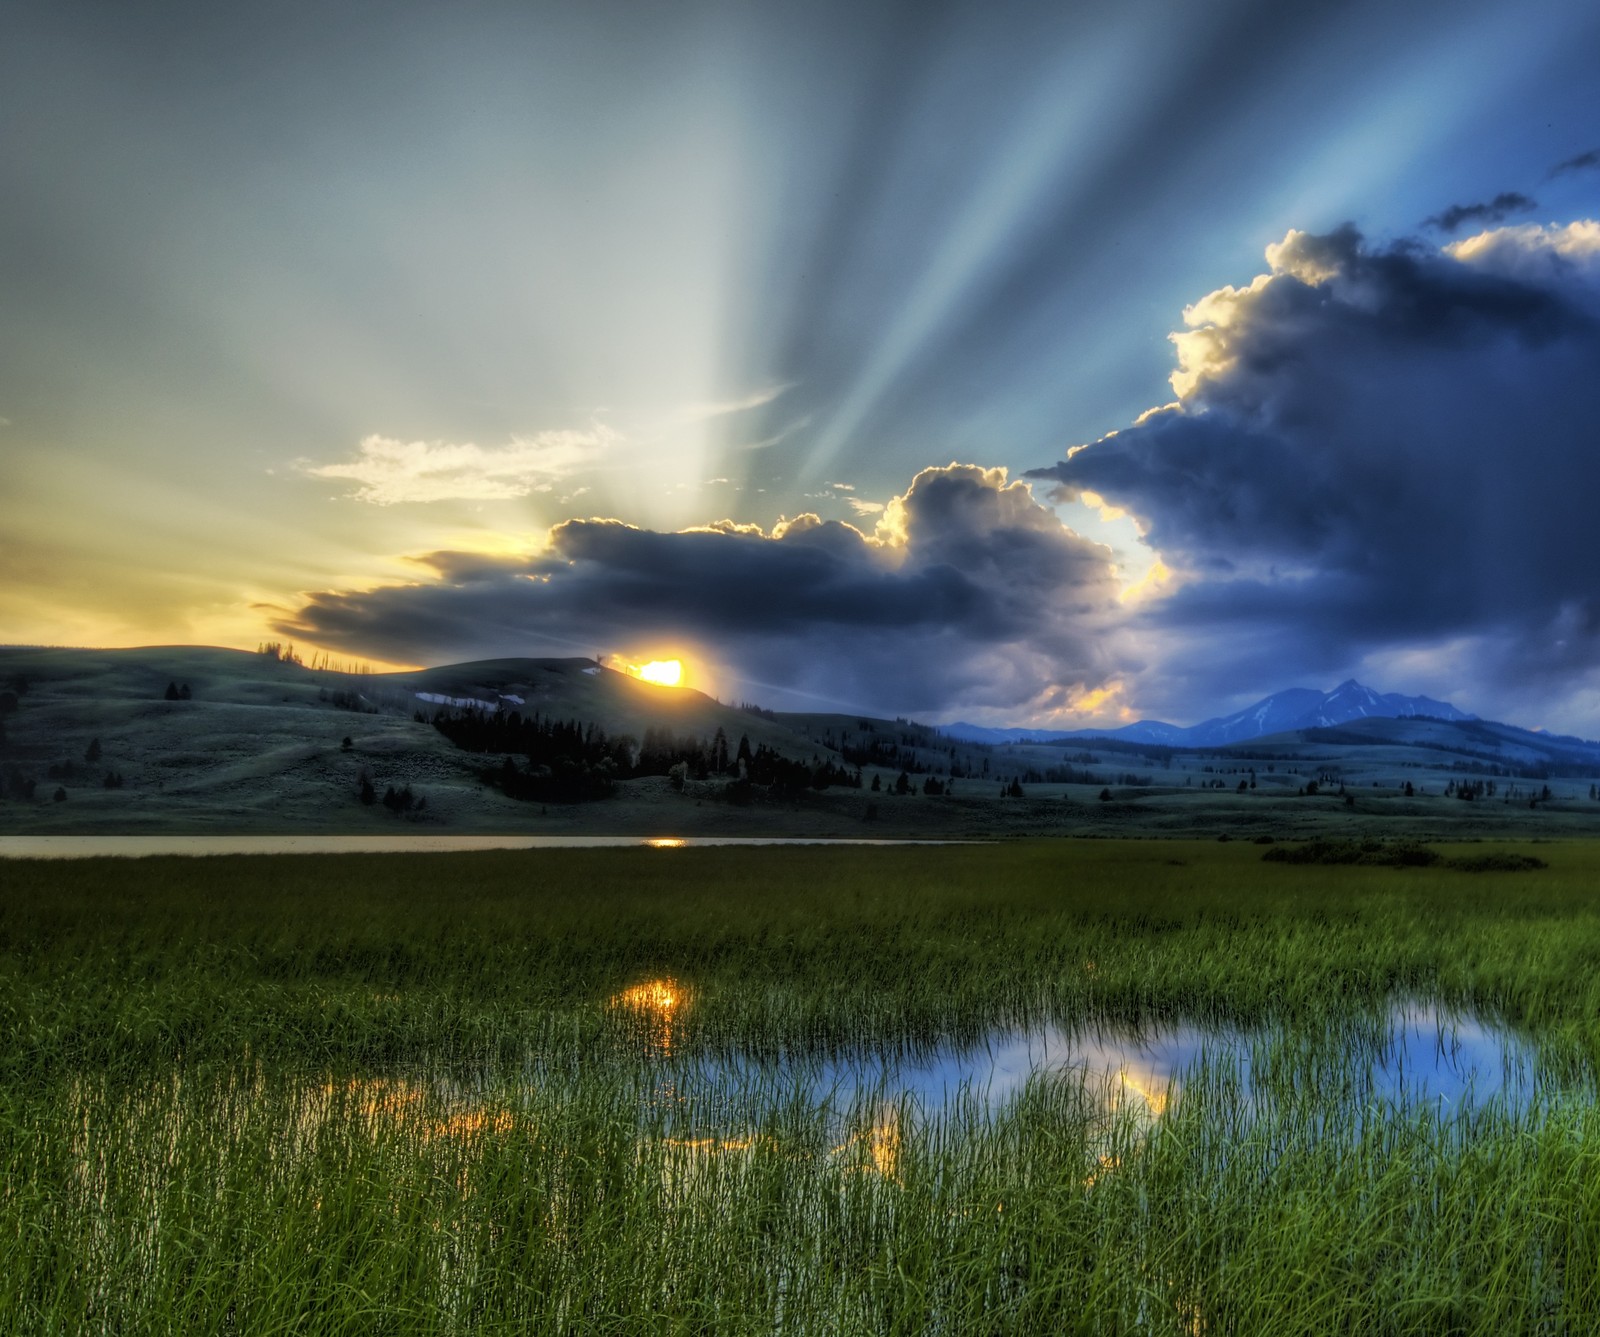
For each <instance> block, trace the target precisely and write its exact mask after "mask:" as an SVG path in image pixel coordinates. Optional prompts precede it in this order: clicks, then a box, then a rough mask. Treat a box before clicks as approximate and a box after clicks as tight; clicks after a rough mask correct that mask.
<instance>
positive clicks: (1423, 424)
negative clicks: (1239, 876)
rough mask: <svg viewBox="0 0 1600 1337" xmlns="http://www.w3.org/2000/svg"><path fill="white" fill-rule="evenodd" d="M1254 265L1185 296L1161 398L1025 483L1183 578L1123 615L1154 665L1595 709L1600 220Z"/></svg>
mask: <svg viewBox="0 0 1600 1337" xmlns="http://www.w3.org/2000/svg"><path fill="white" fill-rule="evenodd" d="M1268 258H1269V260H1270V262H1271V264H1272V274H1271V276H1270V277H1264V278H1263V279H1260V280H1257V282H1256V283H1255V284H1254V285H1252V286H1251V287H1250V288H1248V289H1240V290H1235V289H1224V290H1222V291H1221V292H1218V293H1213V294H1212V295H1211V296H1210V297H1208V298H1206V299H1205V300H1204V301H1202V302H1200V303H1197V304H1196V306H1195V307H1192V308H1190V310H1189V311H1188V312H1186V319H1187V320H1188V322H1189V324H1190V325H1191V326H1192V327H1193V328H1191V330H1189V331H1188V332H1187V333H1185V334H1182V335H1177V336H1174V337H1175V341H1176V342H1177V344H1178V349H1179V358H1180V364H1181V366H1180V372H1179V373H1178V375H1177V376H1175V378H1174V383H1175V385H1177V387H1178V388H1179V390H1180V392H1181V402H1180V403H1179V404H1176V405H1173V406H1171V407H1169V408H1167V409H1165V410H1162V411H1158V412H1156V413H1153V414H1149V415H1146V417H1145V418H1144V419H1143V420H1142V421H1141V422H1140V423H1139V424H1138V425H1137V426H1135V427H1133V428H1131V429H1129V430H1127V431H1124V432H1122V433H1119V434H1117V435H1115V436H1111V437H1107V438H1105V439H1103V440H1101V441H1098V442H1096V443H1094V444H1093V445H1090V446H1088V447H1085V448H1082V449H1079V450H1077V451H1075V452H1073V453H1071V454H1070V455H1069V457H1068V458H1067V459H1066V460H1065V461H1063V462H1062V463H1060V464H1058V465H1056V466H1054V467H1053V468H1050V469H1045V470H1039V471H1036V472H1035V473H1034V474H1033V475H1032V476H1034V477H1041V478H1050V479H1053V480H1055V481H1056V482H1057V483H1058V484H1059V485H1060V486H1061V487H1062V489H1064V490H1065V491H1066V492H1068V493H1072V492H1076V491H1081V490H1087V491H1091V492H1094V493H1097V494H1100V495H1102V496H1104V497H1105V498H1107V499H1109V500H1111V501H1113V502H1115V503H1117V504H1119V505H1123V506H1126V507H1128V508H1129V509H1130V510H1132V511H1133V512H1134V513H1135V514H1136V515H1137V516H1139V517H1140V518H1141V520H1142V521H1143V523H1144V524H1145V525H1146V526H1147V531H1148V540H1149V542H1150V543H1151V544H1152V545H1153V546H1154V547H1155V548H1156V549H1157V550H1159V551H1160V552H1161V553H1162V554H1163V556H1164V558H1165V560H1166V561H1167V562H1168V563H1169V564H1170V565H1172V566H1174V567H1175V568H1178V569H1179V570H1180V571H1182V572H1184V573H1186V575H1187V576H1188V578H1189V583H1187V584H1186V585H1184V586H1183V587H1182V588H1181V589H1179V590H1178V591H1177V592H1176V593H1175V594H1173V595H1172V596H1171V597H1169V598H1167V599H1165V600H1163V601H1161V602H1160V603H1159V604H1155V605H1151V606H1149V607H1148V608H1147V610H1146V612H1145V614H1144V620H1145V625H1146V627H1147V629H1149V630H1151V631H1152V632H1158V633H1160V634H1161V636H1162V637H1163V642H1162V643H1163V644H1164V645H1165V647H1166V652H1165V653H1164V654H1163V656H1162V663H1163V669H1164V671H1165V672H1166V673H1167V674H1168V676H1169V678H1170V677H1174V676H1178V675H1182V674H1185V673H1187V674H1188V677H1189V689H1190V690H1191V691H1194V690H1197V689H1198V690H1199V691H1200V692H1201V693H1204V692H1206V691H1218V692H1220V691H1224V690H1226V689H1227V688H1229V687H1230V686H1231V687H1233V688H1235V689H1237V688H1238V687H1240V686H1244V685H1246V684H1249V685H1251V686H1265V685H1268V684H1270V683H1272V682H1297V681H1302V680H1308V681H1312V682H1315V681H1319V680H1320V679H1321V678H1322V677H1324V676H1326V674H1327V673H1329V672H1337V671H1344V670H1348V669H1350V668H1353V667H1358V666H1360V665H1361V664H1362V662H1363V661H1365V662H1366V664H1368V665H1371V666H1376V671H1377V673H1379V674H1381V673H1382V672H1383V669H1384V666H1388V668H1389V669H1390V670H1391V671H1392V672H1393V674H1394V675H1395V676H1396V677H1401V675H1408V676H1404V677H1403V679H1402V680H1401V681H1399V684H1398V685H1400V686H1402V687H1405V688H1406V689H1408V690H1410V689H1413V688H1414V687H1418V686H1437V687H1441V688H1443V689H1446V690H1451V691H1457V692H1465V693H1466V694H1467V695H1468V696H1469V697H1470V698H1471V699H1472V700H1473V702H1474V706H1475V708H1477V709H1479V710H1480V712H1482V711H1484V710H1501V711H1503V712H1505V713H1515V714H1518V715H1520V717H1521V718H1524V719H1528V720H1530V722H1535V723H1537V722H1542V721H1545V720H1548V719H1550V718H1551V717H1556V718H1560V717H1562V716H1565V717H1566V718H1567V719H1569V720H1574V719H1576V720H1581V719H1583V718H1585V717H1586V718H1588V719H1589V720H1590V721H1591V723H1600V712H1596V711H1595V709H1594V701H1595V689H1596V687H1597V686H1600V679H1597V676H1596V674H1595V670H1594V666H1595V665H1596V664H1597V663H1600V550H1597V541H1600V532H1597V527H1596V523H1595V519H1596V506H1597V501H1600V450H1597V449H1596V447H1597V444H1600V375H1597V374H1596V368H1600V319H1597V317H1600V303H1597V300H1596V283H1595V277H1596V269H1597V264H1596V262H1597V259H1600V226H1597V225H1595V224H1593V223H1580V224H1574V225H1572V226H1571V227H1569V228H1563V229H1544V228H1535V227H1522V228H1510V229H1506V230H1504V231H1502V232H1499V233H1489V234H1484V235H1483V236H1480V237H1474V238H1471V239H1469V240H1467V241H1465V242H1462V243H1458V244H1456V245H1455V246H1453V247H1451V248H1448V252H1447V253H1444V254H1441V253H1437V252H1434V251H1432V250H1424V249H1422V248H1420V247H1418V246H1416V245H1415V244H1398V245H1394V246H1389V247H1369V246H1367V245H1365V244H1364V242H1363V239H1362V237H1361V236H1360V234H1359V233H1357V232H1356V231H1355V229H1354V228H1351V227H1348V226H1347V227H1345V228H1342V229H1340V230H1338V231H1336V232H1334V233H1332V234H1330V235H1327V236H1308V235H1305V234H1302V233H1291V234H1290V235H1289V237H1288V238H1287V239H1286V240H1285V242H1284V243H1283V244H1282V245H1280V246H1277V247H1273V248H1270V249H1269V252H1268ZM1158 690H1159V687H1155V688H1153V689H1152V692H1154V691H1158Z"/></svg>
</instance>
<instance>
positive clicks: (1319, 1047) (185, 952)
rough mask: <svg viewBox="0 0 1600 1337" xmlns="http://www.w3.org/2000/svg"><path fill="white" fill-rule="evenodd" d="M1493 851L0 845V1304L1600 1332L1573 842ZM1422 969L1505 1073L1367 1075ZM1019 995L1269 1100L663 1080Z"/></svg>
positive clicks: (533, 1324) (748, 1324)
mask: <svg viewBox="0 0 1600 1337" xmlns="http://www.w3.org/2000/svg"><path fill="white" fill-rule="evenodd" d="M1484 848H1486V847H1483V846H1476V847H1461V848H1459V849H1456V850H1454V851H1447V852H1454V853H1458V854H1459V853H1463V852H1468V851H1474V850H1475V851H1481V850H1483V849H1484ZM1518 848H1522V849H1524V851H1525V852H1535V853H1537V854H1538V855H1539V856H1540V857H1541V858H1542V859H1544V860H1545V861H1546V862H1547V863H1548V867H1546V868H1543V869H1539V870H1535V871H1527V872H1515V873H1511V872H1479V873H1469V872H1463V871H1460V870H1456V869H1450V868H1441V867H1433V868H1394V867H1366V866H1353V867H1348V866H1347V867H1323V866H1315V865H1311V866H1301V865H1294V864H1286V863H1266V862H1263V861H1262V858H1261V855H1262V849H1261V848H1260V847H1257V846H1253V845H1247V844H1244V843H1243V842H1235V843H1232V844H1217V843H1214V842H1210V843H1201V842H1178V841H1127V842H1118V841H1065V842H1038V843H1030V844H1018V845H1011V846H1003V847H996V846H988V847H922V848H902V849H838V848H835V849H830V848H804V847H791V848H778V849H737V848H736V849H715V848H713V849H694V848H690V849H681V850H648V849H644V850H570V851H568V850H545V851H538V852H533V853H520V852H498V853H480V854H472V855H426V856H402V855H396V856H370V855H368V856H346V857H327V858H323V857H311V856H308V857H230V858H217V859H146V860H140V861H109V860H91V861H62V862H48V863H47V862H25V863H7V864H4V865H0V879H3V880H0V1024H3V1026H4V1033H5V1035H6V1037H7V1038H6V1042H5V1045H4V1048H3V1050H0V1156H3V1158H4V1164H5V1174H4V1181H3V1184H4V1187H3V1197H0V1251H3V1258H4V1266H3V1267H0V1329H4V1330H6V1331H16V1332H27V1333H32V1332H60V1333H80V1332H106V1333H156V1332H162V1333H165V1332H173V1331H223V1332H227V1331H237V1332H244V1333H261V1332H276V1331H295V1332H303V1331H315V1332H351V1333H357V1332H360V1333H367V1332H395V1333H402V1332H404V1333H410V1332H469V1331H470V1332H479V1331H483V1332H616V1333H634V1332H640V1333H656V1332H684V1333H699V1332H731V1333H770V1332H782V1333H789V1332H793V1333H835V1332H861V1333H879V1332H897V1333H898V1332H903V1333H922V1332H934V1333H973V1332H1023V1333H1035V1332H1086V1333H1091V1332H1092V1333H1115V1332H1141V1333H1142V1332H1150V1333H1186V1334H1195V1333H1267V1332H1270V1333H1286V1334H1287V1333H1306V1334H1311V1333H1316V1334H1323V1333H1417V1334H1425V1333H1426V1334H1431V1333H1485V1334H1487V1333H1509V1332H1550V1333H1568V1332H1572V1333H1576V1332H1588V1331H1594V1330H1596V1328H1597V1327H1600V1113H1597V1111H1596V1108H1595V1104H1594V1100H1593V1088H1594V1083H1593V1073H1594V1071H1595V1066H1596V1063H1597V1062H1600V970H1597V968H1596V967H1597V965H1600V846H1595V845H1591V844H1585V843H1578V842H1574V843H1552V844H1543V845H1538V846H1536V847H1518ZM1417 999H1427V1000H1434V1001H1436V1002H1438V1003H1440V1004H1442V1005H1446V1006H1450V1007H1455V1008H1460V1009H1463V1010H1464V1011H1468V1012H1471V1013H1474V1014H1477V1015H1480V1016H1483V1017H1488V1018H1494V1019H1499V1020H1501V1021H1503V1022H1504V1023H1505V1024H1506V1025H1507V1026H1509V1027H1510V1028H1511V1029H1512V1030H1513V1031H1514V1032H1515V1033H1516V1034H1517V1035H1518V1036H1520V1037H1521V1038H1522V1039H1523V1040H1525V1041H1526V1043H1527V1044H1529V1045H1530V1046H1532V1049H1533V1052H1534V1053H1535V1055H1536V1059H1537V1061H1536V1073H1535V1079H1534V1082H1535V1084H1534V1088H1533V1091H1532V1093H1531V1095H1530V1098H1529V1099H1528V1100H1527V1101H1526V1102H1524V1103H1518V1102H1510V1101H1489V1102H1487V1103H1483V1104H1479V1105H1475V1106H1473V1107H1471V1108H1463V1109H1460V1110H1458V1111H1454V1112H1449V1113H1440V1112H1438V1111H1437V1110H1433V1109H1429V1110H1406V1109H1399V1110H1396V1109H1390V1108H1387V1107H1385V1106H1383V1105H1381V1104H1375V1103H1373V1101H1372V1100H1371V1099H1370V1092H1367V1091H1365V1089H1364V1088H1363V1087H1362V1085H1361V1083H1359V1082H1357V1081H1352V1080H1351V1079H1350V1074H1351V1073H1352V1072H1353V1071H1355V1070H1356V1069H1357V1068H1359V1066H1360V1064H1361V1063H1362V1062H1364V1061H1367V1060H1369V1059H1370V1058H1371V1051H1372V1050H1373V1048H1374V1047H1375V1046H1381V1045H1382V1043H1383V1041H1382V1038H1381V1036H1382V1025H1381V1019H1382V1018H1383V1017H1384V1016H1385V1015H1386V1014H1387V1012H1388V1010H1389V1009H1390V1008H1391V1007H1392V1006H1393V1005H1395V1004H1396V1003H1397V1002H1405V1001H1409V1000H1417ZM1041 1021H1049V1022H1052V1023H1055V1024H1058V1025H1068V1026H1093V1025H1096V1024H1098V1025H1103V1026H1111V1025H1120V1026H1133V1027H1140V1026H1144V1027H1154V1026H1160V1025H1163V1024H1167V1023H1171V1022H1175V1021H1183V1022H1191V1023H1197V1024H1200V1025H1202V1026H1216V1027H1227V1026H1232V1027H1243V1028H1249V1029H1250V1030H1251V1033H1252V1034H1255V1035H1257V1036H1258V1037H1260V1038H1258V1039H1257V1040H1255V1041H1253V1042H1252V1043H1253V1046H1254V1047H1253V1049H1252V1051H1251V1066H1252V1070H1253V1073H1254V1077H1253V1080H1254V1082H1255V1083H1256V1085H1255V1090H1256V1091H1257V1092H1258V1093H1261V1094H1264V1097H1265V1098H1257V1099H1255V1100H1253V1101H1250V1100H1245V1099H1242V1098H1241V1077H1240V1073H1239V1071H1238V1070H1237V1068H1236V1066H1234V1065H1231V1064H1230V1062H1229V1061H1228V1060H1227V1059H1226V1057H1225V1056H1218V1057H1216V1058H1214V1059H1210V1060H1207V1061H1205V1062H1204V1063H1203V1064H1202V1065H1201V1066H1200V1067H1199V1068H1197V1069H1195V1070H1192V1071H1190V1072H1188V1073H1187V1074H1186V1075H1185V1078H1184V1081H1183V1086H1182V1092H1181V1096H1180V1097H1179V1098H1176V1099H1173V1100H1171V1101H1170V1102H1169V1101H1168V1100H1167V1099H1166V1098H1165V1093H1153V1094H1151V1095H1150V1097H1149V1098H1148V1099H1145V1100H1143V1101H1127V1100H1119V1099H1117V1098H1116V1096H1117V1093H1116V1092H1115V1091H1108V1090H1107V1089H1105V1087H1104V1085H1103V1084H1097V1083H1096V1082H1095V1081H1094V1080H1092V1079H1091V1078H1090V1077H1089V1076H1086V1075H1084V1074H1081V1073H1078V1074H1075V1073H1071V1072H1064V1073H1058V1074H1053V1075H1043V1076H1040V1077H1038V1078H1036V1079H1035V1080H1033V1081H1032V1082H1031V1083H1030V1084H1029V1085H1028V1086H1027V1088H1026V1090H1025V1091H1024V1092H1023V1094H1022V1095H1021V1097H1020V1098H1019V1099H1018V1100H1016V1101H1015V1102H1014V1103H1012V1104H1010V1105H1007V1106H1006V1107H1004V1108H1003V1109H1001V1110H1000V1111H999V1112H998V1113H997V1114H993V1115H989V1114H986V1113H985V1112H984V1110H983V1109H982V1108H981V1107H980V1105H979V1104H978V1103H977V1102H975V1101H970V1100H969V1101H958V1102H956V1103H955V1104H954V1105H952V1106H948V1107H944V1108H942V1109H939V1110H935V1111H928V1110H925V1109H919V1108H916V1107H913V1106H910V1105H908V1104H906V1103H905V1102H901V1103H900V1104H898V1105H897V1104H894V1103H892V1102H891V1103H890V1104H888V1105H887V1106H885V1105H884V1104H882V1103H881V1102H875V1101H871V1100H865V1099H862V1100H858V1101H856V1102H855V1103H854V1105H853V1106H852V1107H851V1108H849V1109H847V1110H844V1111H842V1112H841V1111H837V1110H835V1111H832V1112H826V1111H823V1110H819V1109H818V1108H816V1107H814V1106H813V1105H812V1104H811V1103H809V1102H808V1101H806V1100H803V1099H800V1098H798V1097H797V1096H796V1094H795V1090H794V1089H793V1088H787V1087H785V1086H783V1085H782V1084H781V1083H780V1084H772V1083H763V1082H761V1081H757V1080H755V1079H753V1078H750V1077H745V1078H741V1079H738V1080H736V1081H733V1082H731V1083H730V1082H729V1081H727V1080H724V1081H721V1082H712V1081H709V1080H707V1079H706V1078H705V1075H704V1074H705V1072H706V1071H707V1070H706V1069H704V1068H696V1067H695V1066H694V1065H695V1063H696V1062H697V1061H699V1060H709V1059H715V1058H717V1057H719V1056H729V1055H744V1056H755V1057H758V1058H760V1057H765V1058H767V1059H776V1058H779V1057H781V1058H782V1059H783V1061H784V1062H785V1063H786V1064H788V1065H789V1066H790V1068H792V1069H793V1070H794V1071H797V1072H799V1071H805V1070H806V1069H807V1065H815V1064H818V1063H821V1062H823V1061H825V1060H826V1059H828V1058H829V1057H830V1056H833V1055H837V1054H839V1053H841V1052H879V1053H916V1052H919V1051H921V1050H925V1049H927V1048H929V1047H931V1046H935V1045H939V1044H960V1043H962V1042H971V1041H974V1040H977V1039H979V1038H980V1037H982V1036H983V1035H984V1034H985V1033H986V1032H987V1031H989V1030H990V1029H992V1028H994V1027H997V1026H1002V1025H1007V1024H1025V1023H1035V1022H1041ZM697 1073H699V1075H698V1076H697V1075H696V1074H697Z"/></svg>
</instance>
